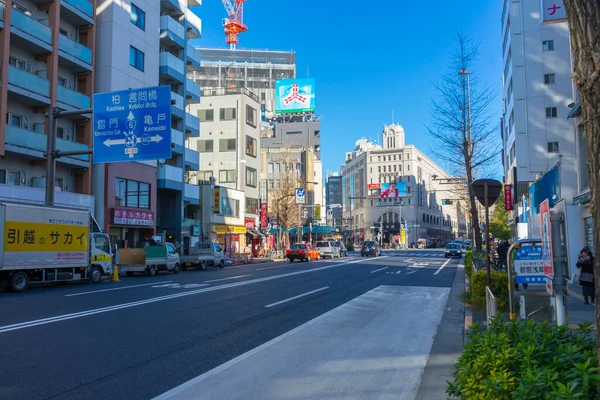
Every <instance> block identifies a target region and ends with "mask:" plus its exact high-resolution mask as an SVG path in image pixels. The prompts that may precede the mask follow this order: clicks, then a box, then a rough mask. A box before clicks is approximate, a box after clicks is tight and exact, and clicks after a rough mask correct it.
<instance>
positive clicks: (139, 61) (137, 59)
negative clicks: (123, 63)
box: [129, 46, 144, 71]
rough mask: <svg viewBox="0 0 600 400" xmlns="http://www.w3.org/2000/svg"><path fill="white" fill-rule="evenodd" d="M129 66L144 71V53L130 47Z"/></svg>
mask: <svg viewBox="0 0 600 400" xmlns="http://www.w3.org/2000/svg"><path fill="white" fill-rule="evenodd" d="M129 65H131V66H132V67H134V68H137V69H139V70H140V71H143V70H144V53H142V52H141V51H139V50H138V49H136V48H135V47H133V46H129Z"/></svg>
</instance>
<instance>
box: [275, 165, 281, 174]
mask: <svg viewBox="0 0 600 400" xmlns="http://www.w3.org/2000/svg"><path fill="white" fill-rule="evenodd" d="M279 167H280V165H279V163H275V173H276V174H278V173H279Z"/></svg>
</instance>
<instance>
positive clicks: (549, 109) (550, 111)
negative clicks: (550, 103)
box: [546, 107, 558, 118]
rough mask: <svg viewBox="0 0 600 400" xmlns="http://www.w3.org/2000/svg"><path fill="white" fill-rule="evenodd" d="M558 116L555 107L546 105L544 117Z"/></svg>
mask: <svg viewBox="0 0 600 400" xmlns="http://www.w3.org/2000/svg"><path fill="white" fill-rule="evenodd" d="M556 117H558V111H557V109H556V107H546V118H556Z"/></svg>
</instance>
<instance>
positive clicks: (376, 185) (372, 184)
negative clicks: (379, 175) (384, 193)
mask: <svg viewBox="0 0 600 400" xmlns="http://www.w3.org/2000/svg"><path fill="white" fill-rule="evenodd" d="M367 187H368V188H369V189H381V184H380V183H369V185H368V186H367Z"/></svg>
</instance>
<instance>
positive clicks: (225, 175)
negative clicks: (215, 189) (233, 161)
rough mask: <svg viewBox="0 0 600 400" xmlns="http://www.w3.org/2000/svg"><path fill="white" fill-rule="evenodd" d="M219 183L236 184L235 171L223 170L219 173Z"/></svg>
mask: <svg viewBox="0 0 600 400" xmlns="http://www.w3.org/2000/svg"><path fill="white" fill-rule="evenodd" d="M219 182H221V183H235V169H223V170H221V171H219Z"/></svg>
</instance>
